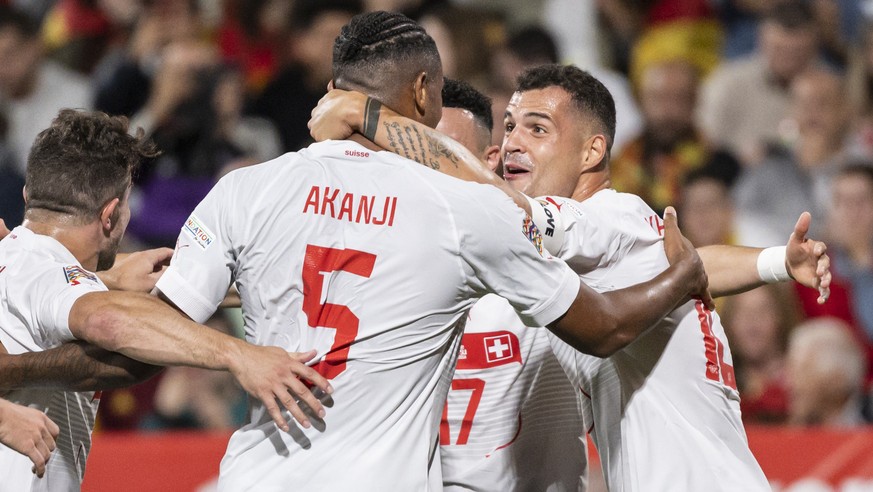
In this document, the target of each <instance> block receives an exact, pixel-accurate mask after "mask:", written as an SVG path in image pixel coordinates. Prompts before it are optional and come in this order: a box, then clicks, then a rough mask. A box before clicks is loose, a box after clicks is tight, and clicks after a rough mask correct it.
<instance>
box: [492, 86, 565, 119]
mask: <svg viewBox="0 0 873 492" xmlns="http://www.w3.org/2000/svg"><path fill="white" fill-rule="evenodd" d="M569 103H570V94H568V93H567V91H565V90H564V89H562V88H560V87H557V86H552V87H546V88H544V89H531V90H526V91H516V92H515V93H514V94H512V97H511V98H510V99H509V104H508V106H507V108H506V111H507V112H509V113H512V114H513V115H515V116H519V117H520V116H523V115H524V114H527V113H542V114H546V115H550V116H553V115H556V114H558V113H559V112H561V111H564V110H566V109H568V108H567V106H568V104H569Z"/></svg>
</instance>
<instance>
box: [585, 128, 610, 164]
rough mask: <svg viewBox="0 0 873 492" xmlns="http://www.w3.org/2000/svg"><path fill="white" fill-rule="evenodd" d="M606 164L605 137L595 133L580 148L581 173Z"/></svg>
mask: <svg viewBox="0 0 873 492" xmlns="http://www.w3.org/2000/svg"><path fill="white" fill-rule="evenodd" d="M605 162H606V137H604V136H603V134H601V133H596V134H594V135H592V136H591V137H589V138H588V140H587V141H585V145H584V146H583V147H582V172H585V171H590V170H592V169H594V168H596V167H598V166H599V165H600V164H601V163H605Z"/></svg>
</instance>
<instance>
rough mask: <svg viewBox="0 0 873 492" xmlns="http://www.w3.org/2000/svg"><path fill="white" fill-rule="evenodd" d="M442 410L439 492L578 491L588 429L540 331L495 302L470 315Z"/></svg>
mask: <svg viewBox="0 0 873 492" xmlns="http://www.w3.org/2000/svg"><path fill="white" fill-rule="evenodd" d="M444 412H445V413H444V414H443V421H442V425H441V428H440V444H441V446H440V456H441V458H442V461H443V485H444V490H446V491H461V490H538V491H544V492H546V491H548V492H575V491H580V490H585V486H586V482H585V480H586V479H587V476H588V456H587V449H586V444H587V438H586V436H585V432H586V430H587V428H588V425H589V424H590V423H589V424H586V422H585V421H584V419H583V415H582V410H581V409H580V408H579V405H578V402H577V399H576V393H575V390H574V389H573V387H572V386H571V384H570V381H569V380H568V379H567V376H566V375H565V374H564V372H563V370H562V369H561V366H560V365H559V364H558V361H557V359H556V358H555V356H554V354H553V353H552V349H551V347H550V346H549V338H548V336H547V332H546V330H542V329H530V328H526V327H525V326H524V325H523V324H522V322H521V321H520V320H519V319H518V315H516V314H515V311H513V310H512V307H511V306H510V305H509V304H508V303H507V302H506V301H505V300H504V299H502V298H500V297H498V296H495V295H488V296H485V297H483V298H482V299H480V300H479V301H478V302H477V303H476V305H475V306H473V309H471V310H470V315H469V319H468V320H467V326H466V327H465V328H464V337H463V339H462V341H461V351H460V355H459V357H458V363H457V367H456V369H455V377H454V380H453V381H452V388H451V390H449V395H448V398H447V401H446V409H445V411H444ZM589 415H590V411H589Z"/></svg>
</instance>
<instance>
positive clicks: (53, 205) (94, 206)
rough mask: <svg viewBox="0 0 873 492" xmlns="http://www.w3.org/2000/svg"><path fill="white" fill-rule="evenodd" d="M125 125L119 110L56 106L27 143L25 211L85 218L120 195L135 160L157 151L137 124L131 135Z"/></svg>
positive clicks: (122, 195) (97, 211)
mask: <svg viewBox="0 0 873 492" xmlns="http://www.w3.org/2000/svg"><path fill="white" fill-rule="evenodd" d="M127 125H128V122H127V118H125V117H123V116H109V115H107V114H105V113H100V112H91V111H77V110H73V109H63V110H61V112H60V113H59V114H58V116H57V118H55V119H54V121H52V124H51V126H50V127H48V128H47V129H45V130H43V131H42V132H40V133H39V135H37V137H36V140H35V141H34V143H33V147H31V149H30V156H29V157H28V159H27V177H26V184H25V186H26V189H27V204H26V206H25V213H27V212H28V211H30V210H33V209H41V210H48V211H51V212H56V213H61V214H65V215H70V216H74V217H77V218H79V219H83V220H86V221H87V220H88V219H91V218H93V217H95V216H96V215H97V214H98V213H99V212H100V208H101V207H103V206H104V205H105V204H106V202H108V201H109V200H112V199H113V198H123V197H124V193H125V192H126V191H127V188H128V187H129V186H130V183H131V178H132V174H133V172H134V170H135V169H136V168H137V166H139V165H140V163H141V162H142V161H143V160H144V159H149V158H153V157H156V156H157V155H158V152H157V150H156V148H155V146H154V144H153V143H152V142H151V141H150V140H147V139H145V138H144V132H143V131H142V129H139V130H138V132H137V135H136V136H133V135H130V134H128V132H127Z"/></svg>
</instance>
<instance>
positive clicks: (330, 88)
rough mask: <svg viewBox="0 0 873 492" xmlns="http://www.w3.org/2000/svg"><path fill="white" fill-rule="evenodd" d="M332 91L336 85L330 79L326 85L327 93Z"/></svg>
mask: <svg viewBox="0 0 873 492" xmlns="http://www.w3.org/2000/svg"><path fill="white" fill-rule="evenodd" d="M334 89H336V84H334V83H333V79H330V81H329V82H328V83H327V92H330V91H332V90H334Z"/></svg>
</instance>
